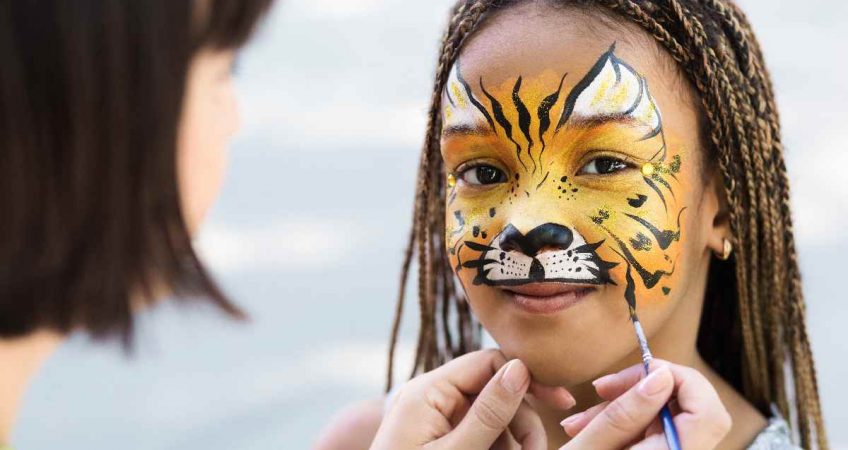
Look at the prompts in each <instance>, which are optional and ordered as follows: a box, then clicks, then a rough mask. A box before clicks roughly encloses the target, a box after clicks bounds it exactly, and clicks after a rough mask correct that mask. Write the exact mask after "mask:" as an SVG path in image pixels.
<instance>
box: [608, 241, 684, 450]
mask: <svg viewBox="0 0 848 450" xmlns="http://www.w3.org/2000/svg"><path fill="white" fill-rule="evenodd" d="M613 251H614V252H616V253H618V252H617V251H615V250H613ZM618 255H619V256H621V257H622V259H624V261H625V262H626V263H627V271H626V272H625V281H626V282H627V285H626V286H625V288H624V299H625V300H627V308H628V310H630V321H631V322H633V328H634V329H635V330H636V340H637V341H639V349H640V350H641V351H642V365H643V366H644V368H645V376H647V375H648V373H649V372H650V370H651V361H653V360H654V355H653V354H652V353H651V349H650V347H648V337H647V336H645V330H644V329H643V328H642V322H639V316H637V315H636V283H635V282H634V280H633V275H632V274H631V273H630V270H631V267H630V261H628V260H627V258H624V255H622V254H621V253H618ZM660 422H662V426H663V433H664V434H665V442H666V444H668V448H669V449H670V450H680V449H681V447H680V438H679V437H678V436H677V427H675V426H674V420H673V418H672V416H671V410H670V409H669V408H668V403H666V404H665V406H663V408H662V409H661V410H660Z"/></svg>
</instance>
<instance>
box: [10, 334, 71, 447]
mask: <svg viewBox="0 0 848 450" xmlns="http://www.w3.org/2000/svg"><path fill="white" fill-rule="evenodd" d="M62 339H63V337H62V336H61V335H59V334H57V333H54V332H50V331H37V332H35V333H32V334H29V335H27V336H25V337H22V338H16V339H0V367H2V368H3V370H0V445H2V444H4V443H7V442H8V441H9V437H10V435H11V433H12V427H13V426H14V424H15V420H16V419H17V415H18V410H19V408H20V405H21V399H22V398H23V394H24V391H26V388H27V385H28V384H29V380H30V379H32V377H33V376H34V375H35V373H36V372H37V371H38V369H39V368H40V367H41V365H42V363H44V361H45V360H46V359H47V357H48V356H50V354H51V353H52V352H53V350H54V349H55V348H56V347H57V346H58V345H59V344H60V343H61V342H62Z"/></svg>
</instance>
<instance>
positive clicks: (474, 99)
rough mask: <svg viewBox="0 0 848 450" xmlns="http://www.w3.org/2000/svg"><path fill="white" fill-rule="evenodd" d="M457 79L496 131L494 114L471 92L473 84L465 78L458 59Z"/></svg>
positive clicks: (469, 98) (470, 99)
mask: <svg viewBox="0 0 848 450" xmlns="http://www.w3.org/2000/svg"><path fill="white" fill-rule="evenodd" d="M456 79H457V80H459V84H461V85H462V87H463V89H465V94H466V95H468V100H469V101H470V102H471V104H472V105H474V107H475V108H477V110H478V111H480V113H481V114H483V117H485V118H486V122H488V123H489V126H490V127H492V131H495V122H494V121H493V120H492V116H491V115H490V114H489V111H486V107H485V106H483V104H482V103H480V102H479V101H477V97H474V93H473V92H471V86H469V85H468V82H467V81H465V78H463V77H462V71H461V70H460V66H459V60H457V61H456Z"/></svg>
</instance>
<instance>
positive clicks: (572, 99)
mask: <svg viewBox="0 0 848 450" xmlns="http://www.w3.org/2000/svg"><path fill="white" fill-rule="evenodd" d="M614 50H615V44H612V46H611V47H610V49H609V50H607V52H606V53H604V54H603V55H601V57H600V58H598V61H596V62H595V65H594V66H592V68H591V69H589V73H587V74H586V76H584V77H583V78H582V79H581V80H580V81H579V82H578V83H577V84H576V85H575V86H574V88H573V89H572V90H571V92H569V93H568V97H566V99H565V108H564V109H563V110H562V115H561V116H560V117H559V122H558V123H557V126H556V129H557V130H559V129H560V128H562V126H563V125H564V124H565V122H567V121H568V119H569V118H570V117H571V113H572V112H574V105H575V104H576V103H577V98H578V97H580V94H582V93H583V91H585V90H586V88H588V87H589V85H590V84H592V81H594V80H595V78H596V77H597V76H598V75H599V74H600V73H601V71H602V70H603V69H604V65H605V64H606V63H607V61H608V60H609V59H610V58H612V55H613V51H614ZM616 74H617V75H618V76H619V77H620V74H618V73H616Z"/></svg>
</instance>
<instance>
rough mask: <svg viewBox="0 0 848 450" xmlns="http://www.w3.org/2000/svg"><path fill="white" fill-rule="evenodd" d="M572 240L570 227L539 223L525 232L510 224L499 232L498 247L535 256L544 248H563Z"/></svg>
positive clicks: (572, 235)
mask: <svg viewBox="0 0 848 450" xmlns="http://www.w3.org/2000/svg"><path fill="white" fill-rule="evenodd" d="M573 241H574V234H573V233H572V232H571V229H569V228H568V227H565V226H562V225H559V224H556V223H546V224H544V225H539V226H538V227H536V228H533V229H532V230H530V232H528V233H527V234H523V233H522V232H521V231H519V230H518V229H517V228H515V227H514V226H513V225H512V224H510V225H507V227H506V228H505V229H504V231H503V232H501V234H500V238H499V239H498V247H500V248H501V250H504V251H508V252H509V251H512V252H520V253H523V254H525V255H527V256H530V257H535V256H536V255H537V254H539V253H541V252H542V251H544V250H565V249H567V248H568V247H569V246H570V245H571V243H572V242H573Z"/></svg>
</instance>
